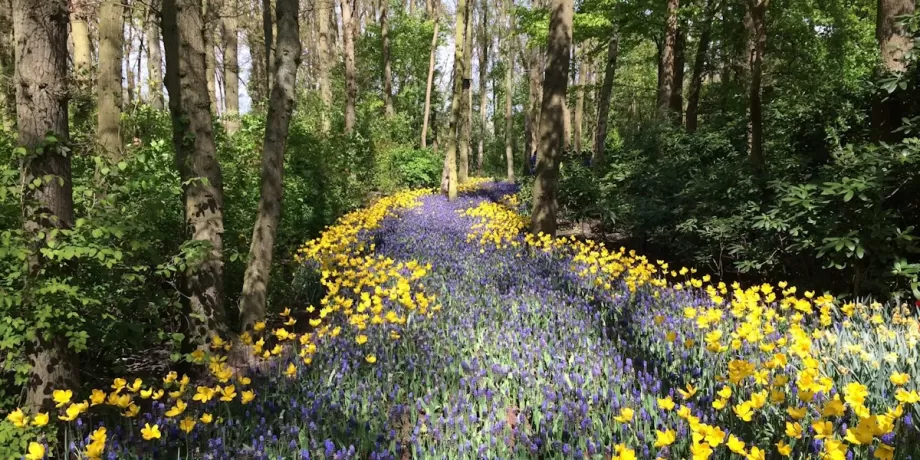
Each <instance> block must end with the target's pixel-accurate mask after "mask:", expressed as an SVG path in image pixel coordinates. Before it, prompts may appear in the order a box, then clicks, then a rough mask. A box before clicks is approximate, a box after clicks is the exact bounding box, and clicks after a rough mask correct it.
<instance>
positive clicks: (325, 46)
mask: <svg viewBox="0 0 920 460" xmlns="http://www.w3.org/2000/svg"><path fill="white" fill-rule="evenodd" d="M331 8H333V5H332V3H331V0H316V10H317V14H316V26H317V28H318V29H319V39H318V40H317V43H318V49H317V52H318V53H319V59H318V61H317V66H316V67H317V72H318V73H319V94H320V98H321V99H322V101H323V111H322V129H323V132H324V133H329V130H330V129H332V120H331V117H330V114H329V113H330V111H331V110H332V86H331V85H330V83H329V64H330V63H331V62H332V55H331V53H330V52H329V11H328V10H329V9H331Z"/></svg>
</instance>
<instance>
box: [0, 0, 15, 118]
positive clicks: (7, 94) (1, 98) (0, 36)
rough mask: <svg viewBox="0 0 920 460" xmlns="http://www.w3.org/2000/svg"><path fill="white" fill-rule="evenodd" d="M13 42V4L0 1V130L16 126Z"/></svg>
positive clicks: (5, 0) (9, 0)
mask: <svg viewBox="0 0 920 460" xmlns="http://www.w3.org/2000/svg"><path fill="white" fill-rule="evenodd" d="M13 48H14V40H13V2H12V0H0V128H4V129H6V130H10V131H11V130H12V129H13V127H14V126H15V125H16V88H15V85H14V84H13V79H14V76H15V71H16V66H15V64H14V62H15V54H16V52H15V51H14V49H13Z"/></svg>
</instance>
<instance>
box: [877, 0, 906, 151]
mask: <svg viewBox="0 0 920 460" xmlns="http://www.w3.org/2000/svg"><path fill="white" fill-rule="evenodd" d="M915 7H916V4H915V2H914V1H912V0H878V12H877V16H876V22H875V38H876V40H878V47H879V52H880V54H881V62H880V68H879V71H878V73H879V74H880V75H881V76H883V77H895V78H897V77H900V76H901V75H902V74H903V73H904V71H905V70H907V64H908V62H907V60H906V59H905V57H906V56H907V55H908V54H909V53H910V52H911V50H912V49H913V37H911V35H910V33H909V32H908V31H907V30H905V27H904V25H903V24H902V22H901V18H903V17H905V16H907V15H910V14H913V12H914V8H915ZM903 99H904V97H903V95H901V94H889V95H880V96H876V98H875V100H874V101H873V106H872V137H873V138H874V139H875V140H880V141H886V142H890V141H895V140H898V138H899V137H900V135H899V134H898V133H895V132H894V130H895V129H897V128H898V126H900V122H901V118H902V117H903V114H902V112H903V106H904V101H903Z"/></svg>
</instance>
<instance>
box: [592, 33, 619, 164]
mask: <svg viewBox="0 0 920 460" xmlns="http://www.w3.org/2000/svg"><path fill="white" fill-rule="evenodd" d="M619 45H620V41H619V37H617V36H616V35H614V36H613V38H612V39H611V40H610V43H608V44H607V65H606V66H605V67H604V82H603V83H602V84H601V90H600V94H599V95H598V98H597V130H596V131H595V132H594V161H593V163H594V165H595V166H597V167H599V166H603V164H604V162H605V161H606V158H605V156H604V155H605V152H604V149H605V148H606V145H607V119H608V117H609V116H610V95H611V93H612V92H613V81H614V77H616V73H617V55H618V54H619Z"/></svg>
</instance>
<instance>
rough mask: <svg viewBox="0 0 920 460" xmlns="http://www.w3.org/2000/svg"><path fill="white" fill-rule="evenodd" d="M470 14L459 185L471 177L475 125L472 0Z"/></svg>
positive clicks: (462, 109)
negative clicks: (471, 151) (471, 152)
mask: <svg viewBox="0 0 920 460" xmlns="http://www.w3.org/2000/svg"><path fill="white" fill-rule="evenodd" d="M467 3H468V4H469V6H467V9H468V10H469V12H468V13H467V17H466V36H465V37H464V39H463V59H464V62H463V79H462V80H461V81H462V89H463V92H462V93H461V94H460V116H461V119H460V127H459V129H460V133H459V136H460V140H459V144H460V146H459V148H458V150H457V153H458V155H459V158H460V161H459V163H458V164H457V183H458V184H465V183H466V182H467V181H468V180H469V177H470V147H471V145H470V141H471V139H472V123H473V107H472V105H473V104H472V101H473V94H472V86H473V78H472V73H473V69H472V67H473V46H474V45H473V14H472V8H473V7H472V0H467Z"/></svg>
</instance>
